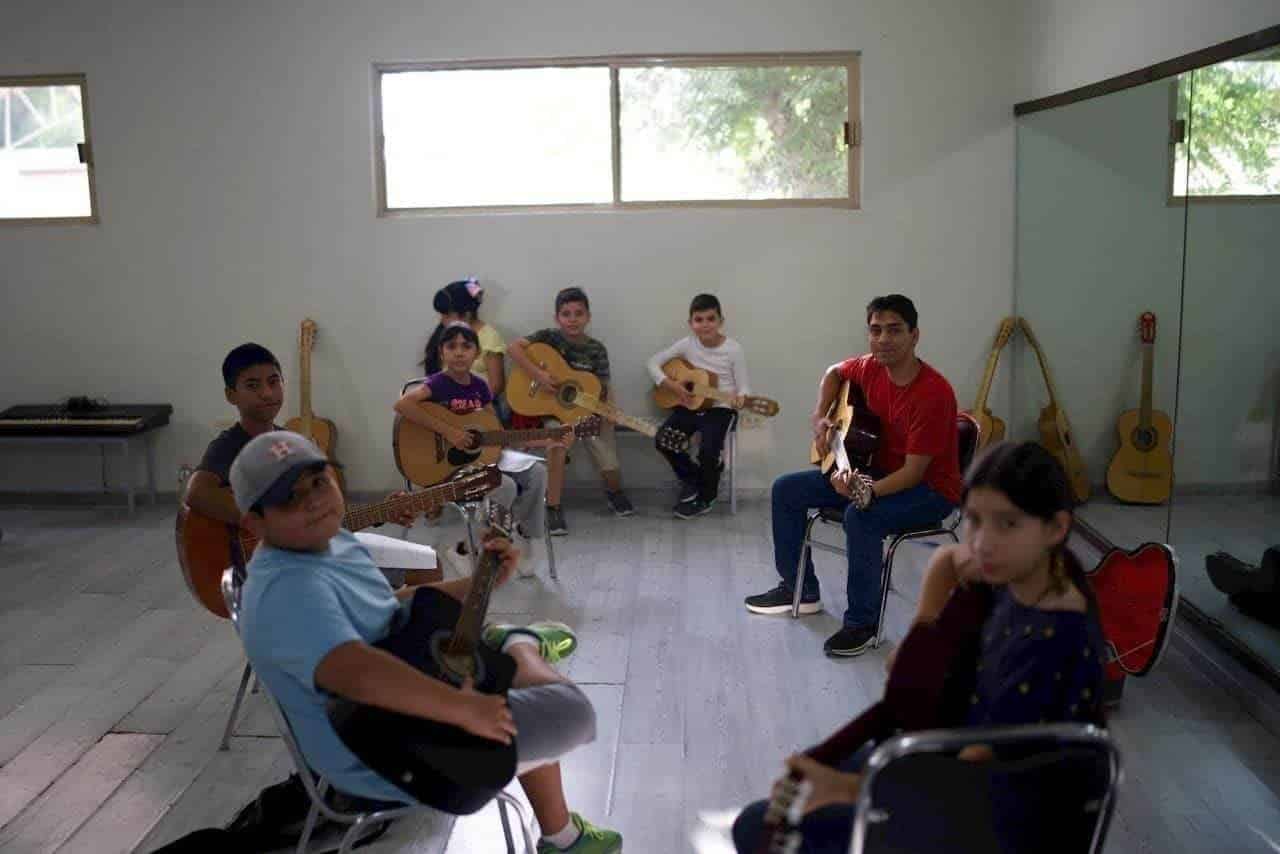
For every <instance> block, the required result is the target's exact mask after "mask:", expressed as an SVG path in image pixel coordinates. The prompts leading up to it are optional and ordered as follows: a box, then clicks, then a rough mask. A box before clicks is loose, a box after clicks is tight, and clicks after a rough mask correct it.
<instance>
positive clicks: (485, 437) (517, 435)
mask: <svg viewBox="0 0 1280 854" xmlns="http://www.w3.org/2000/svg"><path fill="white" fill-rule="evenodd" d="M564 434H565V429H564V428H563V427H552V428H548V429H544V430H489V431H487V432H484V433H481V434H480V444H481V445H485V446H487V447H494V446H495V445H496V446H498V447H502V448H505V447H509V446H511V445H524V444H527V443H528V442H540V441H542V440H543V439H559V438H560V437H561V436H563V435H564Z"/></svg>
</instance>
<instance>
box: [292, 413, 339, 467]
mask: <svg viewBox="0 0 1280 854" xmlns="http://www.w3.org/2000/svg"><path fill="white" fill-rule="evenodd" d="M310 421H311V423H310V424H309V425H308V424H307V423H305V420H304V419H303V418H301V417H300V416H295V417H293V418H290V419H289V420H288V421H286V422H285V424H284V429H286V430H289V431H291V432H294V433H298V434H299V435H302V436H306V437H307V438H309V439H310V440H311V441H312V442H314V443H315V445H316V447H317V448H319V449H320V452H321V453H322V454H324V455H325V456H326V457H328V458H329V459H333V450H334V448H335V447H337V445H338V427H337V425H336V424H334V423H333V422H332V421H330V420H329V419H328V418H320V417H319V416H315V415H313V416H311V418H310Z"/></svg>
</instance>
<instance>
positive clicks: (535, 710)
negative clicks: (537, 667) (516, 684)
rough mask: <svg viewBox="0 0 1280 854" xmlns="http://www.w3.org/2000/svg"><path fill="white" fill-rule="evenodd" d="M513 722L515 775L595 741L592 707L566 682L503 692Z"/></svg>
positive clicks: (552, 760)
mask: <svg viewBox="0 0 1280 854" xmlns="http://www.w3.org/2000/svg"><path fill="white" fill-rule="evenodd" d="M507 706H508V707H509V708H510V709H511V716H512V717H513V718H514V719H515V722H516V731H517V735H516V757H517V764H516V774H523V773H525V772H526V771H532V770H533V769H534V768H537V767H539V766H541V765H547V764H550V763H552V762H555V761H556V760H558V759H559V758H560V757H561V756H564V755H565V754H566V753H568V752H569V751H571V750H573V749H574V748H575V747H581V746H582V745H584V744H590V743H591V742H593V741H595V740H596V710H595V707H594V706H592V705H591V701H590V700H588V699H587V695H586V694H584V693H582V689H581V688H579V687H578V686H577V685H574V684H572V683H569V682H551V683H549V684H546V685H533V686H530V687H528V688H512V689H511V690H510V691H508V692H507Z"/></svg>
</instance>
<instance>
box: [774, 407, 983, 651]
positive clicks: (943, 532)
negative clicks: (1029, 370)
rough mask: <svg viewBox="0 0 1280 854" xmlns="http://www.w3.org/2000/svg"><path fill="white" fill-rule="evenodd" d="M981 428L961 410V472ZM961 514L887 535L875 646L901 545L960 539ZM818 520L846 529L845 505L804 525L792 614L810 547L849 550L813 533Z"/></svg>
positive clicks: (815, 515)
mask: <svg viewBox="0 0 1280 854" xmlns="http://www.w3.org/2000/svg"><path fill="white" fill-rule="evenodd" d="M978 432H979V431H978V422H977V421H976V420H974V418H973V417H972V416H970V415H969V414H968V413H966V412H961V413H960V414H959V415H958V416H957V418H956V434H957V440H958V442H959V444H960V471H961V472H964V471H965V470H966V469H968V468H969V463H971V462H972V461H973V455H974V453H975V451H976V450H977V447H978V438H979V436H978ZM960 518H961V517H960V512H959V510H957V511H955V512H954V513H952V514H951V516H950V517H949V518H948V519H942V520H940V521H938V522H934V523H930V524H928V525H922V526H920V527H917V528H905V529H903V530H901V531H894V532H892V533H890V534H889V535H888V536H887V537H885V542H887V543H888V544H889V545H888V548H887V549H886V550H885V553H884V559H883V560H882V561H881V563H880V616H879V617H878V618H877V620H876V639H875V643H874V644H873V645H874V646H879V645H880V643H881V641H882V640H883V639H884V614H885V611H886V610H887V609H888V607H889V591H890V590H891V589H892V587H893V559H894V556H895V555H896V554H897V552H898V546H900V545H902V544H903V543H905V542H908V541H910V540H923V539H928V538H930V537H950V538H951V540H952V541H953V542H957V543H958V542H960V536H959V535H958V534H957V533H956V531H957V530H959V528H960ZM818 522H823V523H825V524H828V525H834V526H836V527H838V528H840V529H841V530H844V508H836V507H826V508H823V509H821V510H810V511H809V521H808V524H807V525H806V526H805V529H804V542H803V543H802V544H801V546H800V562H799V564H798V565H797V567H798V568H797V569H796V585H795V591H794V593H795V596H794V598H793V599H792V601H791V616H792V617H799V616H800V599H801V596H802V595H803V594H802V591H803V590H804V574H805V566H806V564H808V562H809V561H808V558H809V554H810V550H811V549H821V550H822V551H824V552H830V553H832V554H838V555H843V554H845V553H846V552H845V550H844V548H842V547H841V546H834V545H831V544H829V543H824V542H822V541H820V540H817V539H815V538H814V537H813V527H814V525H815V524H816V523H818Z"/></svg>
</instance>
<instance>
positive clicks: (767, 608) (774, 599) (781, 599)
mask: <svg viewBox="0 0 1280 854" xmlns="http://www.w3.org/2000/svg"><path fill="white" fill-rule="evenodd" d="M794 598H795V593H794V592H793V591H792V590H791V589H789V588H788V587H786V586H785V585H783V584H779V585H778V586H777V587H775V588H773V589H772V590H770V591H769V592H767V593H757V594H756V595H755V596H748V597H747V598H746V599H744V600H743V601H744V602H746V603H747V610H748V611H750V612H751V613H753V614H785V613H787V612H788V611H790V610H791V600H792V599H794ZM800 613H801V614H802V615H804V614H820V613H822V599H821V597H819V596H818V595H817V594H816V593H815V594H814V595H812V596H801V597H800Z"/></svg>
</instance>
